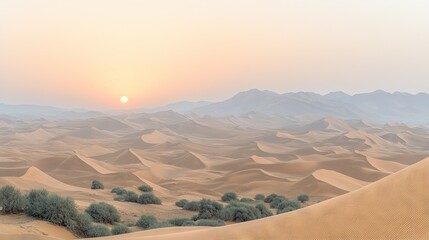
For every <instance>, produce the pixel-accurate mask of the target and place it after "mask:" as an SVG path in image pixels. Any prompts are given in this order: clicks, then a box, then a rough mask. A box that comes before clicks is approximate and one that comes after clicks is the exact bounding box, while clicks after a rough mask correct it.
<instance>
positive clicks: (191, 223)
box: [182, 220, 195, 227]
mask: <svg viewBox="0 0 429 240" xmlns="http://www.w3.org/2000/svg"><path fill="white" fill-rule="evenodd" d="M189 226H195V221H193V220H187V221H184V222H183V223H182V227H189Z"/></svg>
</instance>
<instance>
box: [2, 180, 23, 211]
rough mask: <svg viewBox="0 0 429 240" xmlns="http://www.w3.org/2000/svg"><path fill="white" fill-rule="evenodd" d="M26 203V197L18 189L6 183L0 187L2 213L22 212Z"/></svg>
mask: <svg viewBox="0 0 429 240" xmlns="http://www.w3.org/2000/svg"><path fill="white" fill-rule="evenodd" d="M26 204H27V200H26V198H25V197H24V196H23V195H22V194H21V191H20V190H19V189H16V188H14V187H12V186H10V185H6V186H4V187H2V188H1V189H0V207H1V210H0V212H1V213H2V214H16V213H20V212H23V211H24V209H25V207H26Z"/></svg>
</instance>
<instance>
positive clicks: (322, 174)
mask: <svg viewBox="0 0 429 240" xmlns="http://www.w3.org/2000/svg"><path fill="white" fill-rule="evenodd" d="M313 176H314V177H315V178H316V179H318V180H320V181H322V182H325V183H327V184H330V185H332V186H334V187H336V188H339V189H342V190H344V191H348V192H350V191H354V190H356V189H359V188H361V187H363V186H365V185H367V184H368V182H365V181H361V180H358V179H354V178H352V177H349V176H347V175H344V174H341V173H339V172H336V171H332V170H326V169H319V170H317V171H315V172H314V173H313Z"/></svg>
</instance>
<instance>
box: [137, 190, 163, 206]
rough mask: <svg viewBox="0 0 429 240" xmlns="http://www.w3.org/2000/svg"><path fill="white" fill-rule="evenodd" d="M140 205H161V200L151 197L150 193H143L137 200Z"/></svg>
mask: <svg viewBox="0 0 429 240" xmlns="http://www.w3.org/2000/svg"><path fill="white" fill-rule="evenodd" d="M137 202H138V203H140V204H161V199H159V198H158V197H156V196H155V195H153V194H152V193H143V194H142V195H140V197H139V198H138V199H137Z"/></svg>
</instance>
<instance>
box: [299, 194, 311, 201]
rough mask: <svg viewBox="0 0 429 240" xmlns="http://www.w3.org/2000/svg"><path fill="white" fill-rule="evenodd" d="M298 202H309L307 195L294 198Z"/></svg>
mask: <svg viewBox="0 0 429 240" xmlns="http://www.w3.org/2000/svg"><path fill="white" fill-rule="evenodd" d="M296 199H297V200H298V201H300V202H301V203H305V202H307V201H308V200H310V197H309V196H308V195H307V194H301V195H299V196H298V197H297V198H296Z"/></svg>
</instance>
